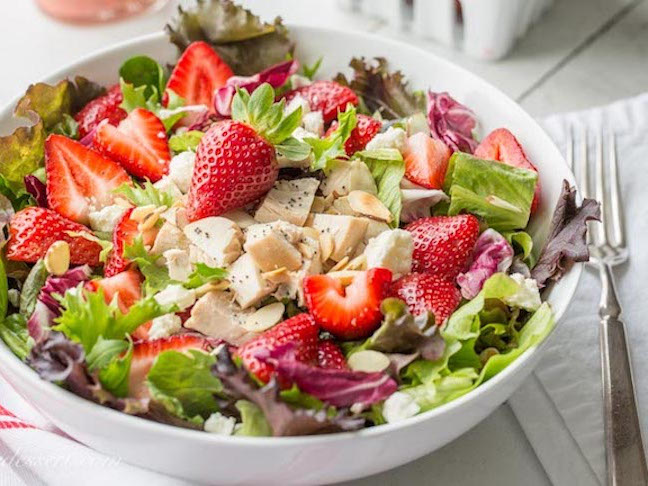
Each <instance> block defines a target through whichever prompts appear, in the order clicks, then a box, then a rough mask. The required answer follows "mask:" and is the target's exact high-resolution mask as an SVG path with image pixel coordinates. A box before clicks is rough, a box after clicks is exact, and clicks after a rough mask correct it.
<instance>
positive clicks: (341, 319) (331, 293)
mask: <svg viewBox="0 0 648 486" xmlns="http://www.w3.org/2000/svg"><path fill="white" fill-rule="evenodd" d="M391 280H392V273H391V272H390V271H389V270H387V269H385V268H372V269H370V270H367V271H366V272H361V273H360V274H358V275H357V276H356V277H355V278H354V279H353V282H351V285H349V286H348V287H346V288H344V287H343V286H342V284H341V283H340V282H339V280H336V279H334V278H332V277H329V276H328V275H310V276H308V277H306V278H305V279H304V297H305V300H306V306H307V307H308V310H309V311H310V313H311V314H312V315H313V317H314V318H315V321H316V322H317V323H318V324H319V325H320V326H322V329H324V330H326V331H328V332H330V333H331V334H333V335H334V336H335V337H337V338H339V339H360V338H364V337H367V336H368V335H369V334H371V333H372V332H373V331H374V330H375V329H376V328H377V327H378V325H379V324H380V320H381V318H382V314H381V312H380V303H381V302H382V300H383V299H384V298H385V297H386V296H387V294H388V288H389V284H390V282H391Z"/></svg>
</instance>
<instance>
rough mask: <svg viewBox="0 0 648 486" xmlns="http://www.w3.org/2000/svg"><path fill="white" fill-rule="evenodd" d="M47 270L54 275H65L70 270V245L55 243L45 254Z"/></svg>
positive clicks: (60, 242) (60, 241)
mask: <svg viewBox="0 0 648 486" xmlns="http://www.w3.org/2000/svg"><path fill="white" fill-rule="evenodd" d="M44 262H45V268H46V269H47V271H48V272H49V273H51V274H53V275H57V276H60V275H63V274H64V273H65V272H67V271H68V269H69V268H70V245H68V244H67V242H65V241H62V240H59V241H55V242H54V243H52V244H51V245H50V247H49V248H48V249H47V253H45V258H44Z"/></svg>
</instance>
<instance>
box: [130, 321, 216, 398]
mask: <svg viewBox="0 0 648 486" xmlns="http://www.w3.org/2000/svg"><path fill="white" fill-rule="evenodd" d="M190 349H198V350H203V351H209V350H210V349H211V346H210V345H209V342H208V341H207V339H205V338H204V337H203V336H200V335H198V334H189V333H187V334H175V335H173V336H169V337H167V338H161V339H155V340H154V341H142V342H139V343H136V344H135V346H134V348H133V360H132V361H131V367H130V374H129V391H130V393H129V396H131V397H136V398H146V397H148V396H149V393H148V387H147V386H146V375H147V374H148V372H149V370H150V369H151V367H152V366H153V363H154V362H155V358H157V357H158V355H159V354H160V353H162V352H164V351H180V352H182V351H188V350H190Z"/></svg>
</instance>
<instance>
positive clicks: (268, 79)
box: [214, 61, 299, 117]
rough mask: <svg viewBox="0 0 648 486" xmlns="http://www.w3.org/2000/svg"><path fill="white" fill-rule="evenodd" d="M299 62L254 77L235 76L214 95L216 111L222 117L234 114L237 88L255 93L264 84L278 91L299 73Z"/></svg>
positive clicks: (292, 62)
mask: <svg viewBox="0 0 648 486" xmlns="http://www.w3.org/2000/svg"><path fill="white" fill-rule="evenodd" d="M297 69H299V63H298V62H297V61H284V62H281V63H279V64H275V65H274V66H270V67H269V68H267V69H264V70H263V71H261V72H260V73H257V74H255V75H253V76H233V77H231V78H229V79H228V80H227V83H226V85H225V86H223V87H222V88H220V89H218V90H216V92H215V93H214V110H216V113H218V114H219V115H221V116H224V117H229V116H230V115H231V114H232V109H231V108H232V100H233V99H234V96H235V95H236V88H237V87H238V88H241V89H246V90H247V92H248V93H252V92H254V90H255V89H257V88H258V87H259V86H261V85H262V84H263V83H268V84H270V86H272V87H273V88H275V89H277V88H279V87H281V86H283V85H284V84H285V83H286V81H288V79H289V78H290V76H292V75H293V74H295V73H296V72H297Z"/></svg>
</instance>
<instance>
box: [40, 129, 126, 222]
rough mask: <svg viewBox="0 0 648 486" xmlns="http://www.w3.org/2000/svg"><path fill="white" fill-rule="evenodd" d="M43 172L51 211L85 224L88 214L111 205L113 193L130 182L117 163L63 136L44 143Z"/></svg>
mask: <svg viewBox="0 0 648 486" xmlns="http://www.w3.org/2000/svg"><path fill="white" fill-rule="evenodd" d="M45 171H46V172H47V204H48V206H49V207H50V209H53V210H54V211H56V212H57V213H59V214H61V215H62V216H65V217H66V218H68V219H71V220H73V221H76V222H78V223H81V224H85V225H87V224H88V222H89V220H88V214H89V213H90V211H92V210H98V209H101V208H102V207H104V206H108V205H110V204H112V202H113V200H114V194H113V192H112V191H113V190H114V189H116V188H117V187H119V186H121V185H122V184H128V183H130V182H131V179H130V177H128V174H127V173H126V171H125V170H124V169H123V168H122V167H121V166H120V165H119V164H118V163H116V162H114V161H112V160H110V159H107V158H106V157H103V156H102V155H101V154H99V153H97V152H95V151H94V150H91V149H89V148H87V147H84V146H83V145H81V144H80V143H79V142H77V141H75V140H72V139H71V138H67V137H64V136H62V135H50V136H49V137H47V140H45Z"/></svg>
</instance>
